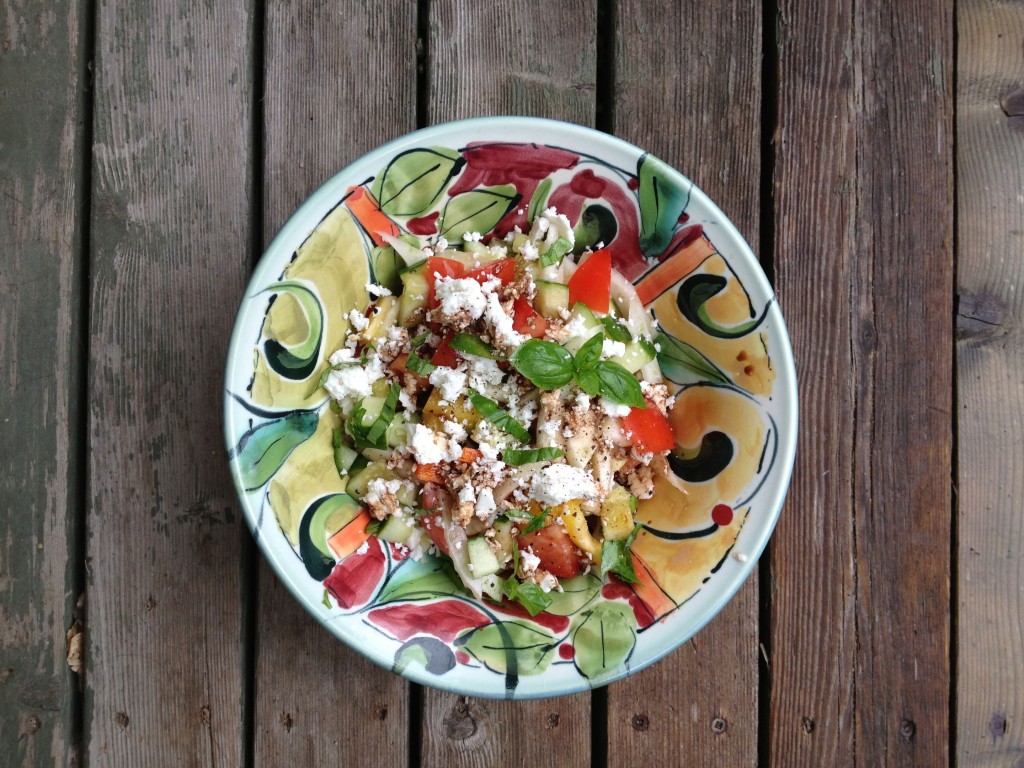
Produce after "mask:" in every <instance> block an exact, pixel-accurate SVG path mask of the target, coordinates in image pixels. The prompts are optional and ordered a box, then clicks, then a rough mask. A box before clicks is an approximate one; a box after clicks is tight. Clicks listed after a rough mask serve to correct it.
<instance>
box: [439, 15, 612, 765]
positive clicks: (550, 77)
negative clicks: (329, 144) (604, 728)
mask: <svg viewBox="0 0 1024 768" xmlns="http://www.w3.org/2000/svg"><path fill="white" fill-rule="evenodd" d="M429 30H430V34H429V39H428V41H427V71H426V75H427V77H426V80H427V87H428V90H427V114H428V115H429V120H430V122H440V121H443V120H454V119H459V118H464V117H474V116H479V115H494V114H512V115H532V116H536V117H553V118H558V119H562V120H568V121H572V122H576V123H582V124H584V125H590V124H592V123H593V120H594V113H595V82H596V76H597V74H596V61H597V49H596V35H597V6H596V1H595V0H573V2H566V3H557V4H552V3H545V2H541V0H528V1H526V2H524V1H522V0H517V1H516V2H509V3H476V2H470V0H442V1H441V2H432V3H431V4H430V23H429ZM563 30H564V31H565V32H564V33H563V32H562V31H563ZM590 714H591V712H590V696H589V695H577V696H571V697H567V698H563V699H558V700H554V701H547V702H544V701H524V702H516V703H512V702H503V701H481V700H475V699H468V700H467V699H465V698H463V697H458V696H454V695H452V694H447V693H441V692H439V691H434V690H430V689H426V690H425V692H424V714H423V722H424V730H423V736H422V743H423V758H422V763H421V764H422V766H424V768H428V767H433V766H438V767H440V766H444V768H448V767H449V766H487V767H488V768H490V767H491V766H494V768H501V767H503V766H508V767H509V768H513V767H518V766H522V765H548V764H551V765H560V766H561V765H564V766H589V765H590V764H591V754H590ZM527 734H528V736H526V735H527Z"/></svg>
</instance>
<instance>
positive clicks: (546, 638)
mask: <svg viewBox="0 0 1024 768" xmlns="http://www.w3.org/2000/svg"><path fill="white" fill-rule="evenodd" d="M455 645H456V646H461V648H462V650H464V651H465V652H466V653H468V654H469V655H470V656H472V657H473V658H475V659H476V660H477V661H479V662H480V663H481V664H483V665H484V666H486V667H487V668H488V669H491V670H493V671H495V672H501V673H504V674H507V675H510V676H521V675H536V674H538V673H540V672H543V671H544V670H545V669H547V667H548V664H550V663H551V659H552V656H553V654H554V650H555V647H556V645H557V643H556V642H555V638H554V637H553V636H552V635H551V633H550V632H548V631H547V630H545V629H544V628H543V627H542V626H540V625H539V624H525V623H522V622H518V621H497V622H494V623H493V624H485V625H484V626H482V627H477V628H476V629H471V630H468V631H467V632H465V633H464V634H462V635H460V636H459V637H458V638H456V640H455Z"/></svg>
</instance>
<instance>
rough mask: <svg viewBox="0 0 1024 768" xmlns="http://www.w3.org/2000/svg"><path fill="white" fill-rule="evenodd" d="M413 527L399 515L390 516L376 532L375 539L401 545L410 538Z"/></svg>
mask: <svg viewBox="0 0 1024 768" xmlns="http://www.w3.org/2000/svg"><path fill="white" fill-rule="evenodd" d="M412 532H413V527H412V525H410V524H409V522H408V521H407V520H406V519H405V518H404V517H402V516H401V515H392V516H391V517H389V518H388V519H387V522H385V523H384V525H383V526H381V529H380V530H379V531H378V532H377V538H378V539H383V540H384V541H391V542H394V543H395V544H402V543H404V542H406V541H408V540H409V537H410V536H412Z"/></svg>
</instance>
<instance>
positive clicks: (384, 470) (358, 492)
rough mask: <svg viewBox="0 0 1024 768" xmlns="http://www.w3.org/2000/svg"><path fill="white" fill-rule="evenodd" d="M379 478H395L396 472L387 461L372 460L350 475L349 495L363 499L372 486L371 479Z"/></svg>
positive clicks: (347, 488) (347, 489)
mask: <svg viewBox="0 0 1024 768" xmlns="http://www.w3.org/2000/svg"><path fill="white" fill-rule="evenodd" d="M377 478H383V479H384V480H394V479H395V473H394V471H393V470H392V469H391V468H390V467H388V465H387V462H384V461H371V462H370V463H369V464H367V465H366V466H365V467H363V468H362V469H361V470H359V471H358V472H356V473H354V474H353V475H352V476H351V477H349V479H348V485H347V486H346V487H345V490H346V491H348V495H349V496H351V497H353V498H355V499H359V500H362V498H363V496H365V495H366V491H367V489H368V488H369V487H370V481H371V480H376V479H377Z"/></svg>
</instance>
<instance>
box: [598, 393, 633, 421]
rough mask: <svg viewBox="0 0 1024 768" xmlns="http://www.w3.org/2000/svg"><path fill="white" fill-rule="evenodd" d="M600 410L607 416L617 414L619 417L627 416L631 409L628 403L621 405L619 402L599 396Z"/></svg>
mask: <svg viewBox="0 0 1024 768" xmlns="http://www.w3.org/2000/svg"><path fill="white" fill-rule="evenodd" d="M601 410H602V411H604V412H605V413H606V414H608V415H609V416H617V417H619V418H621V417H623V416H629V412H630V411H631V410H632V409H631V408H630V407H629V406H628V405H622V404H621V403H613V402H612V401H611V400H606V399H605V398H603V397H602V398H601Z"/></svg>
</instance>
